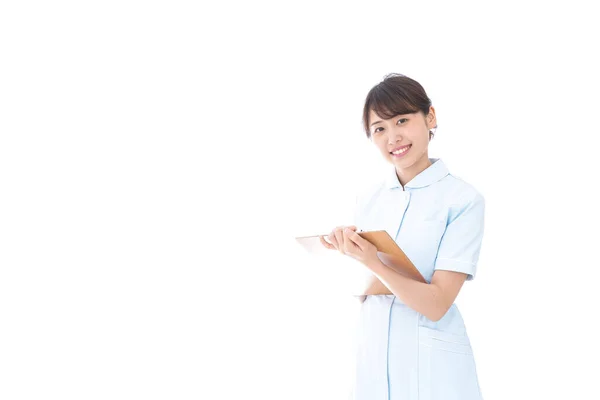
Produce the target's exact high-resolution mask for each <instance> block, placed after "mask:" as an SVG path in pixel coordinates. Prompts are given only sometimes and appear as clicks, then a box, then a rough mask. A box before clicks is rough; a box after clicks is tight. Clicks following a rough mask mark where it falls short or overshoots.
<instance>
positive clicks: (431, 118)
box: [425, 106, 437, 129]
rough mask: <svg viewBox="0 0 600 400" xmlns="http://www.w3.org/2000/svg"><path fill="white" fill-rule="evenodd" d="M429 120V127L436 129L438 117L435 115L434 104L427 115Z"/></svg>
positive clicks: (427, 120)
mask: <svg viewBox="0 0 600 400" xmlns="http://www.w3.org/2000/svg"><path fill="white" fill-rule="evenodd" d="M425 120H426V122H427V129H434V128H436V127H437V118H436V116H435V108H433V106H430V107H429V114H427V117H425Z"/></svg>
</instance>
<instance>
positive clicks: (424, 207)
mask: <svg viewBox="0 0 600 400" xmlns="http://www.w3.org/2000/svg"><path fill="white" fill-rule="evenodd" d="M363 123H364V129H365V132H366V135H367V138H368V139H369V140H370V141H371V143H372V144H373V145H374V146H376V147H377V149H378V150H379V151H380V152H381V155H382V157H383V158H384V159H385V160H387V161H388V162H389V163H390V164H391V166H390V168H389V173H388V174H387V176H384V177H382V179H381V181H380V182H376V183H375V184H374V185H373V186H372V187H371V188H369V189H367V190H366V191H364V192H363V193H362V194H361V195H360V196H358V199H357V204H356V206H357V207H356V213H355V221H354V225H353V226H346V227H337V228H335V229H334V230H333V231H332V232H331V233H330V234H329V235H328V236H327V240H326V239H325V237H321V243H322V244H323V245H324V246H325V247H327V248H329V249H332V250H337V251H339V252H341V253H343V254H345V255H347V256H349V257H352V258H354V259H356V260H358V261H360V262H361V263H362V264H364V265H365V267H366V268H368V269H369V270H370V271H371V272H372V274H373V280H372V282H371V283H370V284H369V285H368V288H367V290H366V291H365V293H364V296H362V299H364V300H363V302H362V305H361V309H360V316H359V331H358V335H357V338H358V341H357V353H356V355H357V360H356V375H355V379H354V385H353V398H354V399H355V400H409V399H410V400H438V399H439V400H441V399H443V400H458V399H460V400H479V399H481V398H482V397H481V392H480V389H479V383H478V378H477V372H476V368H475V360H474V356H473V351H472V348H471V344H470V342H469V337H468V334H467V330H466V327H465V324H464V322H463V319H462V316H461V313H460V311H459V310H458V308H457V307H456V305H455V304H454V301H455V299H456V297H457V296H458V294H459V292H460V289H461V288H462V286H463V284H464V282H465V281H470V280H472V279H473V278H474V277H475V273H476V269H477V261H478V258H479V252H480V248H481V243H482V236H483V227H484V208H485V203H484V198H483V197H482V195H481V194H480V193H479V192H478V191H477V190H476V189H475V188H474V187H473V186H471V185H470V184H468V183H467V182H465V181H464V180H462V179H460V178H458V177H457V176H454V175H452V174H451V173H450V172H449V171H448V168H447V167H446V165H445V164H444V162H443V161H442V160H441V159H436V158H430V157H429V154H428V146H429V142H430V140H431V138H432V137H433V134H434V130H435V129H436V128H437V121H436V115H435V109H434V108H433V106H432V105H431V100H430V99H429V97H428V96H427V94H426V93H425V90H424V89H423V87H422V86H421V85H420V84H419V83H418V82H416V81H415V80H413V79H411V78H409V77H407V76H404V75H400V74H390V75H387V76H386V77H385V78H384V80H383V81H382V82H380V83H379V84H377V85H376V86H374V87H373V88H372V89H371V90H370V91H369V93H368V94H367V97H366V101H365V105H364V110H363ZM357 230H363V231H366V230H385V231H387V232H388V233H389V234H390V236H391V237H392V238H394V239H395V241H396V243H398V245H399V246H400V248H401V249H402V250H403V251H404V252H405V253H406V255H407V256H408V257H409V258H410V260H411V261H412V262H413V264H414V265H415V266H416V267H417V269H418V270H419V271H420V272H421V274H422V275H423V276H424V277H425V279H426V281H427V283H422V282H418V281H415V280H412V279H410V278H407V277H405V276H403V275H400V274H399V273H397V272H396V271H394V270H393V269H391V268H389V267H388V266H386V265H385V264H384V263H383V262H382V261H381V260H380V259H379V258H378V256H377V250H376V248H375V246H373V245H372V244H370V243H369V242H367V241H366V240H364V239H362V238H361V237H360V236H359V235H358V233H356V231H357Z"/></svg>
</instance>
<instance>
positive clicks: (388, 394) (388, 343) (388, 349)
mask: <svg viewBox="0 0 600 400" xmlns="http://www.w3.org/2000/svg"><path fill="white" fill-rule="evenodd" d="M395 301H396V296H394V298H393V299H392V303H391V304H390V312H389V315H388V334H387V351H386V377H387V398H388V400H390V332H391V327H392V307H393V306H394V302H395Z"/></svg>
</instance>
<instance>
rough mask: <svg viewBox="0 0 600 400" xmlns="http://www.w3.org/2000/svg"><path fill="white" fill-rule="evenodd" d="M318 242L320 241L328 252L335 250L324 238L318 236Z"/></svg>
mask: <svg viewBox="0 0 600 400" xmlns="http://www.w3.org/2000/svg"><path fill="white" fill-rule="evenodd" d="M319 240H320V241H321V244H322V245H323V246H325V248H327V249H329V250H335V247H334V246H333V245H332V244H331V243H329V242H327V241H326V240H325V237H324V236H319Z"/></svg>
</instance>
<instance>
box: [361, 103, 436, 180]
mask: <svg viewBox="0 0 600 400" xmlns="http://www.w3.org/2000/svg"><path fill="white" fill-rule="evenodd" d="M369 124H370V126H369V129H370V131H371V141H372V142H373V143H374V144H375V146H377V148H378V149H379V151H381V154H382V155H383V157H384V158H385V159H386V160H387V161H389V162H390V163H392V164H394V165H395V166H396V169H397V170H398V171H403V170H410V169H411V168H413V167H414V168H418V166H419V165H421V164H423V163H427V162H428V161H429V155H428V148H429V130H430V129H433V128H434V127H435V126H436V119H435V110H434V108H433V107H430V109H429V115H428V116H427V117H425V116H424V115H423V113H422V112H420V111H419V112H416V113H413V114H402V115H396V116H395V117H393V118H390V119H383V118H381V117H380V116H378V115H377V114H376V113H375V112H374V111H373V110H371V112H370V114H369Z"/></svg>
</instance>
